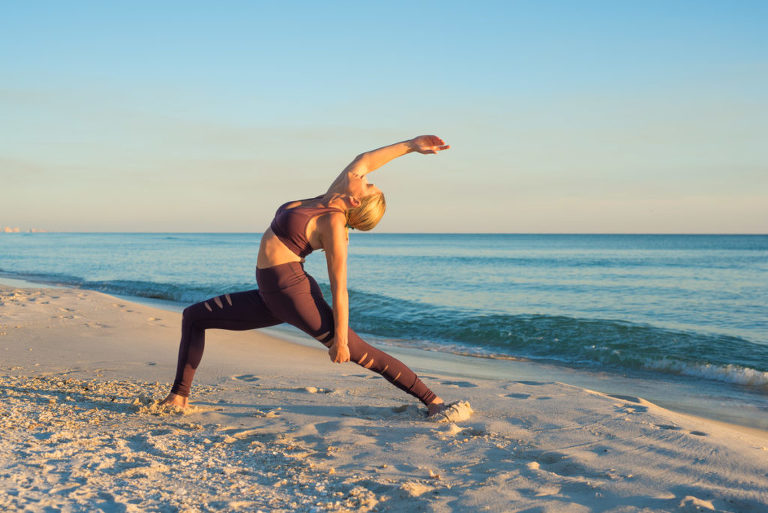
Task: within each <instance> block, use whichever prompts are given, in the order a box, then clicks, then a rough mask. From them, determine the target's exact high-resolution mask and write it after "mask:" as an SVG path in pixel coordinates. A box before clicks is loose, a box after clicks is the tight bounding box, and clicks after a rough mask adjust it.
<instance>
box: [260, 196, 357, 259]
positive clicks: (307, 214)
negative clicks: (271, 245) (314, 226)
mask: <svg viewBox="0 0 768 513" xmlns="http://www.w3.org/2000/svg"><path fill="white" fill-rule="evenodd" d="M322 197H323V195H322V194H321V195H320V196H317V197H315V198H309V199H307V200H300V201H311V200H316V199H320V198H322ZM290 203H294V201H289V202H288V203H283V204H282V205H280V208H278V209H277V212H275V218H274V219H273V220H272V224H271V225H270V228H271V229H272V232H273V233H274V234H275V235H277V238H278V239H280V241H281V242H282V243H283V244H285V245H286V246H287V247H288V249H290V250H291V251H293V252H294V253H296V255H298V256H299V257H300V258H304V257H305V256H307V255H309V254H310V253H312V251H313V249H312V245H311V244H310V243H309V241H308V240H307V236H306V234H307V224H308V223H309V220H310V219H312V218H313V217H316V216H318V215H320V214H324V213H326V212H341V213H342V214H343V213H344V211H343V210H341V209H340V208H337V207H305V206H302V205H299V206H297V207H293V208H288V209H286V208H285V206H286V205H288V204H290Z"/></svg>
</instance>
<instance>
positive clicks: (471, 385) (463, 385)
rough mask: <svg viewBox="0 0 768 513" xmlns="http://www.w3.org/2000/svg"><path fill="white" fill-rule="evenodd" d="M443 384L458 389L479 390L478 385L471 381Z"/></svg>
mask: <svg viewBox="0 0 768 513" xmlns="http://www.w3.org/2000/svg"><path fill="white" fill-rule="evenodd" d="M440 383H441V384H443V385H445V386H449V387H456V388H477V385H475V384H474V383H471V382H469V381H441V382H440Z"/></svg>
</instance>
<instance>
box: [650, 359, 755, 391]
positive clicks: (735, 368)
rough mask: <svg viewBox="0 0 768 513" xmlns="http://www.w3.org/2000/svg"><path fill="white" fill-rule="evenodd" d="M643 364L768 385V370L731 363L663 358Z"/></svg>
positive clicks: (722, 379)
mask: <svg viewBox="0 0 768 513" xmlns="http://www.w3.org/2000/svg"><path fill="white" fill-rule="evenodd" d="M643 366H644V367H645V368H646V369H651V370H659V371H666V372H674V373H675V374H682V375H684V376H693V377H697V378H705V379H710V380H716V381H722V382H725V383H735V384H737V385H747V386H752V387H766V386H768V372H763V371H759V370H756V369H750V368H749V367H741V366H739V365H733V364H728V365H712V364H710V363H706V364H700V363H686V362H679V361H673V360H667V359H663V360H651V361H647V362H645V364H644V365H643Z"/></svg>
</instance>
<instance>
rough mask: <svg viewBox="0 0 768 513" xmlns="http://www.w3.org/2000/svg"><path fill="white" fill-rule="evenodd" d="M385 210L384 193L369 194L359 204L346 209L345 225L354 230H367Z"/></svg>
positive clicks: (377, 222)
mask: <svg viewBox="0 0 768 513" xmlns="http://www.w3.org/2000/svg"><path fill="white" fill-rule="evenodd" d="M386 210H387V202H386V201H385V200H384V194H383V193H379V194H371V195H370V196H366V197H365V198H363V199H362V200H361V202H360V206H359V207H356V208H351V209H349V210H347V212H346V216H347V226H348V227H349V228H354V229H355V230H361V231H364V232H367V231H368V230H372V229H373V227H374V226H376V225H377V224H379V221H380V220H381V218H382V216H383V215H384V211H386Z"/></svg>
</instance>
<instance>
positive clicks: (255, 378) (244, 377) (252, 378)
mask: <svg viewBox="0 0 768 513" xmlns="http://www.w3.org/2000/svg"><path fill="white" fill-rule="evenodd" d="M232 379H233V380H235V381H245V382H246V383H253V382H255V381H259V380H260V379H261V378H259V377H258V376H254V375H253V374H241V375H240V376H232Z"/></svg>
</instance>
